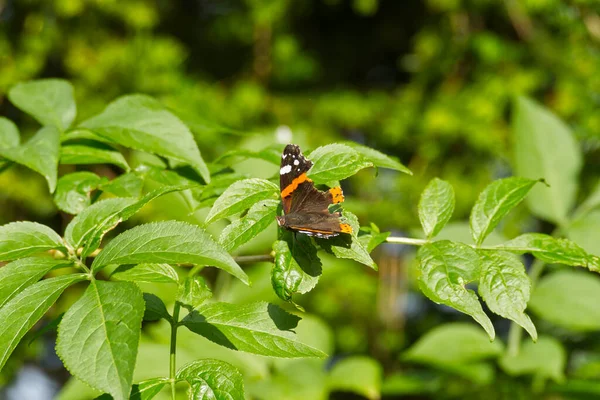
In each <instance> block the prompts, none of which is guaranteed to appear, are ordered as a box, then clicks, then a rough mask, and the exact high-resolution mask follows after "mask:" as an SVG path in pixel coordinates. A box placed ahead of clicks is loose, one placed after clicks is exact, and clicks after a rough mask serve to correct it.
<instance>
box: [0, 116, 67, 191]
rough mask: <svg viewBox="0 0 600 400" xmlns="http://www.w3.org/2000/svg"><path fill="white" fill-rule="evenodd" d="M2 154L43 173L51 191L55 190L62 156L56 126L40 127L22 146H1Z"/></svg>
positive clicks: (0, 151)
mask: <svg viewBox="0 0 600 400" xmlns="http://www.w3.org/2000/svg"><path fill="white" fill-rule="evenodd" d="M0 156H2V157H4V158H6V159H8V160H10V161H14V162H16V163H17V164H21V165H24V166H26V167H27V168H29V169H32V170H33V171H35V172H37V173H39V174H41V175H43V176H44V178H46V181H47V182H48V187H49V188H50V192H54V189H55V188H56V179H57V168H58V158H59V156H60V133H59V131H58V130H57V129H56V128H55V127H53V126H46V127H44V128H42V129H40V130H39V131H38V132H37V133H36V134H35V135H34V136H33V137H32V138H31V139H29V141H28V142H27V143H25V144H24V145H22V146H18V147H12V148H0Z"/></svg>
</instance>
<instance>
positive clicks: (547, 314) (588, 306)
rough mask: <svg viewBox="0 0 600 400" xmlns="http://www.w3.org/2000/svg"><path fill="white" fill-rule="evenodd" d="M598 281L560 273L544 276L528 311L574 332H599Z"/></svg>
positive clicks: (589, 276)
mask: <svg viewBox="0 0 600 400" xmlns="http://www.w3.org/2000/svg"><path fill="white" fill-rule="evenodd" d="M598 302H600V278H598V276H597V275H595V274H590V273H589V272H588V273H586V272H582V271H572V270H571V271H569V270H563V271H558V272H553V273H552V274H550V275H547V276H544V277H543V278H542V279H541V280H540V281H539V283H538V284H537V285H536V287H535V289H534V291H533V293H532V295H531V300H530V301H529V308H530V309H531V310H532V311H533V312H534V313H535V314H536V315H537V316H539V317H540V318H542V319H545V320H546V321H550V322H552V323H553V324H556V325H558V326H562V327H565V328H568V329H572V330H575V331H596V330H598V329H600V309H598Z"/></svg>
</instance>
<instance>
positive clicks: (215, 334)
mask: <svg viewBox="0 0 600 400" xmlns="http://www.w3.org/2000/svg"><path fill="white" fill-rule="evenodd" d="M299 320H300V318H299V317H297V316H295V315H292V314H288V313H287V312H285V311H284V310H282V309H281V308H279V307H277V306H276V305H273V304H268V303H265V302H257V303H250V304H244V305H238V304H229V303H211V304H206V305H203V306H201V307H200V308H199V309H197V310H196V311H194V312H192V313H190V314H189V315H187V316H186V317H185V318H184V319H183V321H182V325H184V326H186V327H187V328H188V329H189V330H190V331H192V332H194V333H197V334H198V335H202V336H204V337H206V338H207V339H209V340H211V341H213V342H215V343H217V344H220V345H221V346H224V347H227V348H230V349H233V350H239V351H245V352H248V353H254V354H259V355H263V356H271V357H285V358H295V357H325V353H323V352H321V351H320V350H317V349H314V348H312V347H309V346H307V345H305V344H302V343H299V342H297V341H296V339H295V334H294V332H293V331H292V330H293V329H294V328H296V326H297V325H298V321H299Z"/></svg>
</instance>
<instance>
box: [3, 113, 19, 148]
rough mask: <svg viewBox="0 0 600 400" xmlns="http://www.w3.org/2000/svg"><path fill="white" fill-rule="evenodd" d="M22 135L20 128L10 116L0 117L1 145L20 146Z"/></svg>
mask: <svg viewBox="0 0 600 400" xmlns="http://www.w3.org/2000/svg"><path fill="white" fill-rule="evenodd" d="M20 140H21V137H20V135H19V128H17V126H16V125H15V124H14V122H12V121H11V120H10V119H8V118H4V117H0V147H4V148H11V147H18V146H19V142H20Z"/></svg>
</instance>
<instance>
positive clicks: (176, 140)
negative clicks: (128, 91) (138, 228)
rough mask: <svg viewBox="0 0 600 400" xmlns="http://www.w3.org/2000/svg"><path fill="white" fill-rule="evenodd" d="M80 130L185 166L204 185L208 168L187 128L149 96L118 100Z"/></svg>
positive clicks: (86, 122) (207, 179)
mask: <svg viewBox="0 0 600 400" xmlns="http://www.w3.org/2000/svg"><path fill="white" fill-rule="evenodd" d="M81 127H83V128H88V129H90V130H92V131H93V132H94V133H96V134H98V135H100V136H104V137H106V138H108V139H110V140H112V141H113V142H115V143H118V144H121V145H123V146H125V147H130V148H133V149H136V150H143V151H147V152H150V153H154V154H158V155H161V156H164V157H169V158H172V159H174V160H178V161H181V162H184V163H186V164H189V165H190V166H191V167H193V168H194V169H195V170H196V171H197V172H198V173H199V174H200V176H201V177H202V179H204V180H205V181H206V182H209V181H210V175H209V172H208V168H207V167H206V164H205V163H204V160H203V159H202V156H201V155H200V151H199V150H198V146H197V145H196V142H195V141H194V137H193V135H192V133H191V132H190V130H189V129H188V127H187V126H185V124H184V123H183V122H181V120H180V119H179V118H177V117H176V116H175V115H174V114H172V113H171V112H170V111H168V110H167V109H165V108H164V107H163V106H162V104H160V103H159V102H158V101H157V100H155V99H153V98H152V97H149V96H145V95H140V94H134V95H127V96H123V97H120V98H118V99H117V100H115V101H113V102H112V103H110V104H109V105H108V106H107V107H106V108H105V109H104V111H103V112H102V113H100V114H98V115H96V116H94V117H92V118H90V119H88V120H86V121H84V122H83V123H82V124H81Z"/></svg>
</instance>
